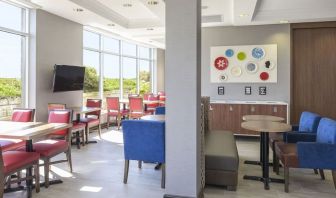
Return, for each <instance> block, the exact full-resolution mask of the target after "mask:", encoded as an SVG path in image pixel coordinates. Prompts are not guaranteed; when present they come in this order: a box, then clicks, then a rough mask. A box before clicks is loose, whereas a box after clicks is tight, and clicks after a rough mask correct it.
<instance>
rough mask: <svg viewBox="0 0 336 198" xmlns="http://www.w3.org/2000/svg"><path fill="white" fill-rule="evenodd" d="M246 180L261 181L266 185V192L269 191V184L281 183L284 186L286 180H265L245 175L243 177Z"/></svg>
mask: <svg viewBox="0 0 336 198" xmlns="http://www.w3.org/2000/svg"><path fill="white" fill-rule="evenodd" d="M243 178H244V179H246V180H253V181H260V182H263V183H264V188H265V190H269V189H270V187H269V183H271V182H273V183H281V184H284V183H285V180H283V179H277V178H263V177H258V176H250V175H245V176H244V177H243Z"/></svg>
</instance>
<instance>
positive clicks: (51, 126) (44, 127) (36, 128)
mask: <svg viewBox="0 0 336 198" xmlns="http://www.w3.org/2000/svg"><path fill="white" fill-rule="evenodd" d="M71 127H72V124H67V123H43V122H12V121H0V129H1V130H0V138H12V139H22V140H24V141H26V151H27V152H34V147H33V140H36V139H39V138H41V137H45V136H47V135H48V134H50V133H53V132H56V131H60V130H63V129H68V128H71ZM27 175H28V177H29V176H32V168H28V169H27ZM59 183H62V180H59V179H58V180H52V181H50V185H53V184H59ZM41 186H44V183H41ZM32 188H33V185H32V181H31V180H28V181H27V193H28V197H31V196H32ZM18 190H22V187H19V188H15V189H6V190H5V192H13V191H18Z"/></svg>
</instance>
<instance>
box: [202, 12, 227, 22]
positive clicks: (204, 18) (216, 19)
mask: <svg viewBox="0 0 336 198" xmlns="http://www.w3.org/2000/svg"><path fill="white" fill-rule="evenodd" d="M223 21H224V18H223V16H222V15H219V14H217V15H207V16H202V23H221V22H223Z"/></svg>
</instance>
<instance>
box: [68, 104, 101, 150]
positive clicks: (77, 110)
mask: <svg viewBox="0 0 336 198" xmlns="http://www.w3.org/2000/svg"><path fill="white" fill-rule="evenodd" d="M68 109H71V110H72V112H73V114H75V115H76V122H80V118H81V115H82V114H86V113H91V112H95V111H99V110H101V108H100V107H86V106H80V107H68ZM95 143H97V141H95V140H89V137H88V135H87V136H85V144H95Z"/></svg>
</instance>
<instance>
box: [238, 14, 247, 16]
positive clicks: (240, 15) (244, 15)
mask: <svg viewBox="0 0 336 198" xmlns="http://www.w3.org/2000/svg"><path fill="white" fill-rule="evenodd" d="M248 16H249V15H248V14H240V15H239V17H248Z"/></svg>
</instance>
